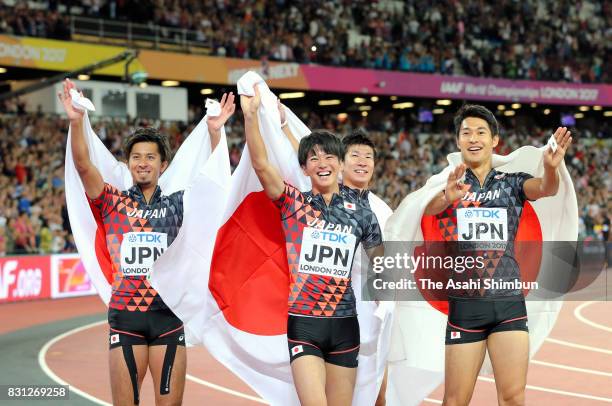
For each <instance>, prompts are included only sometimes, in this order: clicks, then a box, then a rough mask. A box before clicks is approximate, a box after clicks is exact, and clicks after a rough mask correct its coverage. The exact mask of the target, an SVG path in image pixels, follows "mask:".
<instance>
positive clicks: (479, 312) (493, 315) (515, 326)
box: [445, 296, 529, 345]
mask: <svg viewBox="0 0 612 406" xmlns="http://www.w3.org/2000/svg"><path fill="white" fill-rule="evenodd" d="M501 331H527V332H528V331H529V329H528V328H527V308H526V306H525V298H524V297H522V296H515V297H508V298H495V299H486V298H469V299H468V298H449V299H448V323H447V325H446V340H445V341H446V345H451V344H464V343H473V342H477V341H483V340H486V339H487V337H488V336H489V335H490V334H493V333H498V332H501Z"/></svg>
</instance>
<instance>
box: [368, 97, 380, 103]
mask: <svg viewBox="0 0 612 406" xmlns="http://www.w3.org/2000/svg"><path fill="white" fill-rule="evenodd" d="M378 100H379V99H378V96H372V97H370V101H373V102H377V101H378Z"/></svg>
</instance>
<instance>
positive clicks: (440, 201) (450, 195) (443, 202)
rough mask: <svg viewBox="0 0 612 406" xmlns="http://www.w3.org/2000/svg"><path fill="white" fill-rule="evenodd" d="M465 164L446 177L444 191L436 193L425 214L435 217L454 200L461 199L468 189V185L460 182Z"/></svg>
mask: <svg viewBox="0 0 612 406" xmlns="http://www.w3.org/2000/svg"><path fill="white" fill-rule="evenodd" d="M465 169H466V166H465V164H460V165H458V166H457V167H456V168H455V169H453V170H452V171H451V173H450V174H449V175H448V180H447V181H446V189H445V190H443V191H442V192H440V193H438V194H437V195H436V196H435V197H434V198H433V199H431V201H430V202H429V204H428V205H427V207H426V208H425V214H427V215H430V216H435V215H436V214H439V213H442V212H443V211H444V210H446V209H447V208H448V206H450V205H451V203H453V202H454V201H455V200H457V199H461V198H462V197H463V196H465V194H466V193H467V191H468V190H469V189H470V185H466V184H464V183H463V182H461V178H462V177H463V175H465Z"/></svg>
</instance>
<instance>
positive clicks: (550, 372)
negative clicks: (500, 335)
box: [0, 296, 612, 406]
mask: <svg viewBox="0 0 612 406" xmlns="http://www.w3.org/2000/svg"><path fill="white" fill-rule="evenodd" d="M0 308H1V309H2V311H1V312H0V358H1V359H2V363H1V364H0V385H6V384H52V383H57V382H60V383H65V384H69V385H70V388H71V395H70V401H69V402H65V401H62V403H61V404H62V405H92V404H101V405H109V404H110V402H111V395H110V385H109V378H108V367H107V358H106V357H107V351H108V350H107V344H106V343H107V327H106V324H105V310H106V309H105V307H104V305H103V304H102V303H101V301H100V300H99V299H98V297H97V296H96V297H85V298H75V299H63V300H55V301H38V302H27V303H18V304H8V305H3V306H1V307H0ZM187 373H188V380H187V384H186V387H185V398H184V404H185V405H198V404H208V405H220V404H222V405H224V406H233V405H257V404H262V403H264V402H262V401H261V400H260V399H258V397H257V395H256V394H255V393H254V392H253V391H252V390H251V389H250V388H249V387H248V386H247V385H246V384H244V383H243V382H242V381H241V380H240V379H238V378H237V377H236V376H234V375H233V374H232V373H231V372H230V371H228V370H227V369H226V368H224V367H223V366H222V365H220V364H219V363H217V362H216V361H215V360H214V359H213V358H212V357H211V356H210V355H209V354H208V352H207V351H206V350H204V349H203V348H190V349H189V350H188V369H187ZM491 378H492V377H490V376H484V377H481V378H479V381H478V383H477V385H476V390H475V394H474V398H473V399H472V403H471V404H472V405H494V404H497V401H496V397H495V384H494V383H493V381H492V379H491ZM152 390H153V388H152V383H151V379H150V376H149V375H148V376H147V377H146V378H145V383H144V386H143V390H142V395H141V399H142V402H141V404H142V405H151V404H154V403H153V397H152V393H153V392H152ZM441 398H442V388H438V389H436V390H435V391H434V392H432V393H431V394H430V395H429V397H428V398H427V400H426V401H425V402H423V406H430V405H435V404H440V403H441V402H440V399H441ZM31 403H32V404H41V403H40V402H31ZM45 403H51V404H53V403H54V402H45ZM15 404H26V402H16V403H15ZM58 404H59V402H58ZM527 404H529V405H543V404H550V405H555V406H557V405H572V406H574V405H604V404H612V302H566V303H565V304H564V306H563V309H562V310H561V314H560V317H559V320H558V321H557V324H556V325H555V328H554V330H553V332H552V334H551V335H550V337H549V339H548V340H547V341H546V342H545V344H544V345H543V347H542V348H541V349H540V351H539V352H538V354H536V356H535V357H534V360H533V361H532V362H531V364H530V367H529V375H528V389H527Z"/></svg>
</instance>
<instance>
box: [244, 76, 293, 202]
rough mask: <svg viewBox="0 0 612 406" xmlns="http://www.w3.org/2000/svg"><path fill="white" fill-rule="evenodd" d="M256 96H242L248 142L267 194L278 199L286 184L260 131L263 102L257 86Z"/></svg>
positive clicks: (256, 169) (256, 170)
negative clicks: (260, 110)
mask: <svg viewBox="0 0 612 406" xmlns="http://www.w3.org/2000/svg"><path fill="white" fill-rule="evenodd" d="M253 88H254V90H255V96H253V97H249V96H244V95H241V96H240V106H241V107H242V113H243V114H244V130H245V133H246V142H247V145H248V147H249V154H250V156H251V162H252V164H253V169H255V173H256V174H257V177H258V178H259V181H260V182H261V184H262V186H263V187H264V191H265V192H266V195H267V196H268V197H269V198H270V199H272V200H276V199H278V198H279V197H281V195H282V194H283V191H284V190H285V184H284V183H283V179H282V178H281V176H280V173H278V170H277V169H276V168H275V167H273V166H272V165H271V164H270V161H269V160H268V154H267V152H266V146H265V144H264V142H263V139H262V138H261V133H260V132H259V120H258V119H257V109H258V108H259V104H260V102H261V95H260V94H259V90H258V89H257V86H254V87H253Z"/></svg>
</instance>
